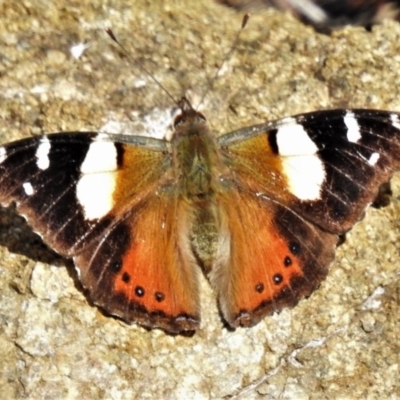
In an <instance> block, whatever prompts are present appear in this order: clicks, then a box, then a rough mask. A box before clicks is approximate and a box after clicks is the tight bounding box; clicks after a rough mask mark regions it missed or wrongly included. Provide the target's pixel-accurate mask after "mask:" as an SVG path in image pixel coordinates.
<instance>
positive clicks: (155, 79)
mask: <svg viewBox="0 0 400 400" xmlns="http://www.w3.org/2000/svg"><path fill="white" fill-rule="evenodd" d="M106 33H107V35H108V36H109V37H110V38H111V39H112V40H113V41H114V42H115V43H116V44H117V45H118V46H119V48H120V49H121V50H122V51H123V52H124V54H125V55H126V56H127V57H128V58H129V60H130V61H132V62H133V64H135V65H136V66H137V67H138V68H139V69H140V70H141V71H143V72H144V73H145V74H146V75H147V76H149V77H150V78H151V79H152V80H153V82H155V83H156V85H157V86H158V87H159V88H161V90H162V91H163V92H164V93H165V94H166V95H167V96H168V97H169V98H170V99H171V100H172V101H173V102H174V103H175V104H176V105H177V106H178V107H179V108H180V105H179V103H178V102H177V101H176V99H174V98H173V97H172V96H171V94H170V93H169V92H168V90H167V89H165V87H164V86H163V84H162V83H161V82H160V81H159V80H158V79H157V78H156V77H155V76H154V75H153V74H151V73H150V72H149V71H148V70H147V69H146V68H145V67H144V66H143V65H142V64H141V63H140V62H139V61H138V60H136V59H135V58H134V57H132V56H131V55H130V54H129V52H128V51H127V50H126V49H125V47H124V46H123V45H122V44H121V43H120V42H119V41H118V39H117V38H116V36H115V35H114V33H113V31H112V30H111V29H110V28H107V29H106Z"/></svg>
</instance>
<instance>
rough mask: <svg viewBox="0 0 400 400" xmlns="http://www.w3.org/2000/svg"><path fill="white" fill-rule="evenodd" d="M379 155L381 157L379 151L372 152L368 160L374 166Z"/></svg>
mask: <svg viewBox="0 0 400 400" xmlns="http://www.w3.org/2000/svg"><path fill="white" fill-rule="evenodd" d="M379 157H380V155H379V153H372V154H371V157H370V158H369V160H368V164H369V165H372V166H373V165H375V164H376V163H377V162H378V160H379Z"/></svg>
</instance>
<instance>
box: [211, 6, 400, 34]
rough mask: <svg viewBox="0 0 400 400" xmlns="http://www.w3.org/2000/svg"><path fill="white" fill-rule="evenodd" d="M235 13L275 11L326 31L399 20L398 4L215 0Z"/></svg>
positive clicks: (399, 10)
mask: <svg viewBox="0 0 400 400" xmlns="http://www.w3.org/2000/svg"><path fill="white" fill-rule="evenodd" d="M216 1H217V2H218V3H221V4H224V5H226V6H229V7H233V8H236V9H238V10H243V9H245V10H250V9H260V8H265V7H275V8H277V9H280V10H282V11H290V12H291V13H292V14H293V15H295V16H296V17H297V18H299V19H300V20H302V21H303V22H305V23H307V24H310V25H313V26H315V27H316V28H317V29H318V30H322V31H326V30H328V31H329V30H330V29H333V28H340V27H343V26H346V25H361V26H369V25H371V24H375V23H378V22H381V21H382V20H383V19H385V18H393V19H399V17H400V1H399V0H362V1H360V0H216Z"/></svg>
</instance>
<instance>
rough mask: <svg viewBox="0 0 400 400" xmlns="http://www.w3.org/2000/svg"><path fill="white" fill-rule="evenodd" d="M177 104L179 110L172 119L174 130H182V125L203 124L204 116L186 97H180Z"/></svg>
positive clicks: (204, 121)
mask: <svg viewBox="0 0 400 400" xmlns="http://www.w3.org/2000/svg"><path fill="white" fill-rule="evenodd" d="M178 106H179V108H180V110H181V112H180V114H179V115H178V116H177V117H176V118H175V120H174V128H175V129H176V130H182V129H181V128H182V127H184V126H188V125H193V124H195V125H199V124H200V125H204V124H205V123H206V118H205V116H204V115H203V114H202V113H200V112H198V111H196V110H195V109H194V108H193V106H192V105H191V104H190V101H189V100H188V99H187V98H186V97H182V98H181V99H180V100H179V101H178Z"/></svg>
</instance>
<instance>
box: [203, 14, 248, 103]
mask: <svg viewBox="0 0 400 400" xmlns="http://www.w3.org/2000/svg"><path fill="white" fill-rule="evenodd" d="M249 19H250V14H249V13H247V14H245V15H244V16H243V19H242V25H241V27H240V29H239V31H238V32H237V34H236V38H235V40H234V41H233V43H232V46H231V48H230V49H229V51H228V52H227V53H226V55H225V58H224V59H223V61H222V63H221V65H220V66H219V68H218V69H217V71H216V73H215V75H214V76H213V78H212V79H211V81H210V84H209V85H208V88H207V90H206V91H205V92H204V94H203V96H202V98H201V100H200V102H199V104H198V105H197V107H196V110H197V109H198V108H199V107H200V105H201V104H202V103H203V101H204V99H205V97H206V96H207V94H208V93H210V91H211V90H212V88H213V86H214V83H215V81H216V80H217V79H218V75H219V74H220V72H221V70H222V68H223V67H224V65H225V64H226V63H227V61H228V60H229V59H231V58H232V54H233V53H234V52H235V51H236V49H237V45H238V43H239V39H240V35H241V33H242V31H243V29H244V28H245V27H246V25H247V22H248V21H249Z"/></svg>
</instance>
